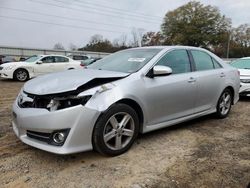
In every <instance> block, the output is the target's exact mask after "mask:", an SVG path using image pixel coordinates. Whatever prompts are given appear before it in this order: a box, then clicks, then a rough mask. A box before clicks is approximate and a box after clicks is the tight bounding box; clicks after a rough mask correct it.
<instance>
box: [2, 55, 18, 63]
mask: <svg viewBox="0 0 250 188" xmlns="http://www.w3.org/2000/svg"><path fill="white" fill-rule="evenodd" d="M15 61H16V59H15V58H14V57H11V56H5V55H0V65H1V64H4V63H9V62H15Z"/></svg>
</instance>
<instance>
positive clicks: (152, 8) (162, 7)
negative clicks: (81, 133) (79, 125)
mask: <svg viewBox="0 0 250 188" xmlns="http://www.w3.org/2000/svg"><path fill="white" fill-rule="evenodd" d="M187 2H189V1H188V0H0V45H7V46H20V47H35V48H53V46H54V44H55V43H57V42H61V43H62V44H63V46H64V47H65V48H66V49H67V48H69V46H70V43H73V44H74V45H76V46H77V47H82V46H84V45H85V44H86V43H87V42H88V41H89V39H90V37H91V36H92V35H94V34H101V35H103V36H104V37H105V38H108V39H109V40H111V41H113V40H114V39H115V38H119V37H120V36H121V35H123V34H127V35H130V33H131V28H133V27H134V28H142V29H144V31H159V29H160V25H161V23H162V19H163V17H164V15H165V13H166V12H168V11H169V10H173V9H175V8H177V7H179V6H181V5H183V4H185V3H187ZM200 2H202V3H203V4H206V5H208V4H210V5H213V6H217V7H218V8H219V9H220V11H221V13H222V14H225V15H226V16H227V17H229V18H231V19H232V23H233V26H235V27H236V26H238V25H240V24H244V23H250V13H249V10H250V0H223V1H221V0H201V1H200Z"/></svg>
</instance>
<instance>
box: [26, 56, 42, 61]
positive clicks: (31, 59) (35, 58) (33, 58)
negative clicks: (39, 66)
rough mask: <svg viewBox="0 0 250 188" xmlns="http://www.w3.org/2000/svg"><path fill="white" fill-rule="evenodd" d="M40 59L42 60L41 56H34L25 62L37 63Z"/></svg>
mask: <svg viewBox="0 0 250 188" xmlns="http://www.w3.org/2000/svg"><path fill="white" fill-rule="evenodd" d="M40 58H41V57H40V56H36V55H34V56H31V57H29V58H28V59H26V60H25V62H28V63H30V62H35V61H37V60H38V59H40Z"/></svg>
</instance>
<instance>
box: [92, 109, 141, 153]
mask: <svg viewBox="0 0 250 188" xmlns="http://www.w3.org/2000/svg"><path fill="white" fill-rule="evenodd" d="M138 132H139V119H138V115H137V113H136V112H135V111H134V110H133V109H132V108H131V107H130V106H128V105H126V104H115V105H113V106H112V107H111V108H109V109H108V110H107V111H106V112H105V113H104V114H102V115H101V116H100V118H99V119H98V121H97V123H96V125H95V128H94V132H93V146H94V149H95V150H97V151H98V152H100V153H102V154H106V155H111V156H115V155H120V154H122V153H124V152H126V151H127V150H128V149H129V148H130V147H131V146H132V144H133V142H134V140H135V139H136V137H137V135H138Z"/></svg>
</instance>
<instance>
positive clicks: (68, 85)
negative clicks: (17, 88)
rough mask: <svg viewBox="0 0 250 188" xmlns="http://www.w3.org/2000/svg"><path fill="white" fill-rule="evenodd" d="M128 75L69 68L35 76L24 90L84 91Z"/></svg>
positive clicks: (37, 93)
mask: <svg viewBox="0 0 250 188" xmlns="http://www.w3.org/2000/svg"><path fill="white" fill-rule="evenodd" d="M128 75H129V73H121V72H112V71H104V70H94V69H83V70H68V71H64V72H59V73H52V74H47V75H44V76H40V77H37V78H34V79H33V80H30V81H28V82H26V83H25V84H24V87H23V90H24V91H25V92H27V93H30V94H34V95H49V94H60V93H66V92H71V91H72V92H73V91H78V90H81V91H82V90H87V89H90V88H93V87H95V86H98V85H102V84H104V83H108V82H112V81H114V80H117V79H121V78H124V77H126V76H128Z"/></svg>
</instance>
